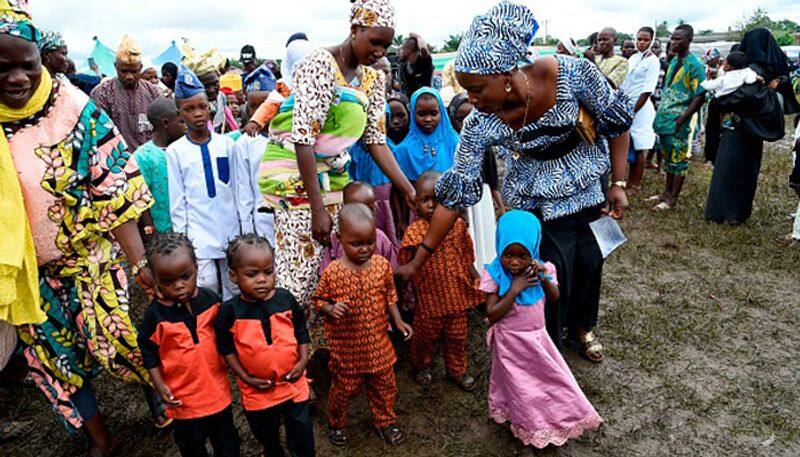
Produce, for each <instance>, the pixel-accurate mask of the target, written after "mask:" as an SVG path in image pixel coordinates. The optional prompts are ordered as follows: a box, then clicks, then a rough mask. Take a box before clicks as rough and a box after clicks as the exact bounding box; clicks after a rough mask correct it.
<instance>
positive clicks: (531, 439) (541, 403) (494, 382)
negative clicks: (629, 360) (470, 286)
mask: <svg viewBox="0 0 800 457" xmlns="http://www.w3.org/2000/svg"><path fill="white" fill-rule="evenodd" d="M541 238H542V226H541V224H540V223H539V220H538V219H536V216H534V215H533V214H531V213H529V212H527V211H519V210H513V211H509V212H508V213H506V214H505V215H503V217H501V218H500V221H499V222H498V226H497V236H496V248H497V252H498V257H497V258H496V259H494V261H493V262H492V263H490V264H488V265H486V270H485V271H484V272H483V278H482V279H481V286H480V288H481V290H483V291H484V292H486V293H487V296H486V317H487V318H488V319H489V322H490V323H491V324H492V326H491V327H490V328H489V333H488V335H487V337H486V341H487V342H488V344H489V349H490V350H491V353H492V372H491V378H490V381H489V414H490V416H491V418H492V419H494V421H495V422H497V423H498V424H501V425H502V424H505V423H506V422H508V423H509V424H510V428H511V431H512V433H514V436H516V437H517V438H518V439H519V440H520V441H522V443H523V444H525V445H526V446H534V447H536V448H538V449H542V448H544V447H546V446H548V445H551V444H552V445H555V446H561V445H563V444H564V443H565V442H566V441H567V440H568V439H572V438H577V437H578V436H580V435H581V434H582V433H583V432H584V430H594V429H597V428H598V427H599V426H600V424H601V423H602V422H603V419H602V418H600V416H599V415H598V414H597V412H596V411H595V409H594V407H592V405H591V403H589V400H587V399H586V396H585V395H584V394H583V392H582V391H581V388H580V387H579V386H578V383H577V382H576V381H575V378H574V377H573V375H572V372H571V371H570V369H569V367H568V366H567V364H566V362H564V358H563V357H562V356H561V353H560V352H558V349H557V348H556V346H555V344H553V341H552V340H551V339H550V337H549V336H548V335H547V330H545V318H544V307H545V301H547V300H549V301H557V300H558V295H559V293H558V279H557V277H556V267H555V265H553V264H552V263H550V262H543V261H542V260H541V259H540V258H539V244H540V242H541Z"/></svg>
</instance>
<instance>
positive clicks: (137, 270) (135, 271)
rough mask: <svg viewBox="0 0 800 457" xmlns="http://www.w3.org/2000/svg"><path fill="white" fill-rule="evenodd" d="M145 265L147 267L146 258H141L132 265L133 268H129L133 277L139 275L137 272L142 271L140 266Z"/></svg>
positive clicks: (143, 266)
mask: <svg viewBox="0 0 800 457" xmlns="http://www.w3.org/2000/svg"><path fill="white" fill-rule="evenodd" d="M145 267H147V259H142V260H140V261H138V262H136V265H134V266H133V268H131V273H132V274H133V277H134V278H135V277H137V276H139V273H141V272H142V268H145Z"/></svg>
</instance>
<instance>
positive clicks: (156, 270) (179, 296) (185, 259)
mask: <svg viewBox="0 0 800 457" xmlns="http://www.w3.org/2000/svg"><path fill="white" fill-rule="evenodd" d="M146 256H147V263H148V265H150V269H151V270H152V271H153V277H154V278H153V279H154V280H155V285H156V291H157V292H158V296H159V298H163V299H164V300H167V301H170V302H175V303H187V302H188V301H189V300H191V299H192V297H194V295H195V293H196V291H197V257H196V256H195V253H194V246H193V245H192V242H191V241H190V240H189V238H188V237H187V236H186V235H184V234H183V233H173V232H166V233H159V234H157V235H156V236H155V238H154V239H153V242H152V244H151V245H150V247H149V248H148V249H147V254H146Z"/></svg>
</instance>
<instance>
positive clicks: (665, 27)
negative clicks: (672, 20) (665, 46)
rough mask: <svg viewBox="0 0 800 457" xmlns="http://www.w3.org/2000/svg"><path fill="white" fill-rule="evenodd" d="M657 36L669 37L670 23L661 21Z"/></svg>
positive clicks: (657, 28) (657, 27)
mask: <svg viewBox="0 0 800 457" xmlns="http://www.w3.org/2000/svg"><path fill="white" fill-rule="evenodd" d="M656 36H657V37H665V36H669V23H668V22H667V21H661V22H659V24H658V25H657V26H656Z"/></svg>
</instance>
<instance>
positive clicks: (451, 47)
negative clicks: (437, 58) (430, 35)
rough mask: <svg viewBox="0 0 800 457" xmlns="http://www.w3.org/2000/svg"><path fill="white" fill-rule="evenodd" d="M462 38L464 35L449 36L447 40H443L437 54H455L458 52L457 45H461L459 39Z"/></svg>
mask: <svg viewBox="0 0 800 457" xmlns="http://www.w3.org/2000/svg"><path fill="white" fill-rule="evenodd" d="M462 38H464V35H463V34H461V33H459V34H456V35H450V36H449V37H448V38H447V40H445V42H444V45H443V46H442V47H441V48H440V49H439V52H456V51H458V45H460V44H461V39H462Z"/></svg>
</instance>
